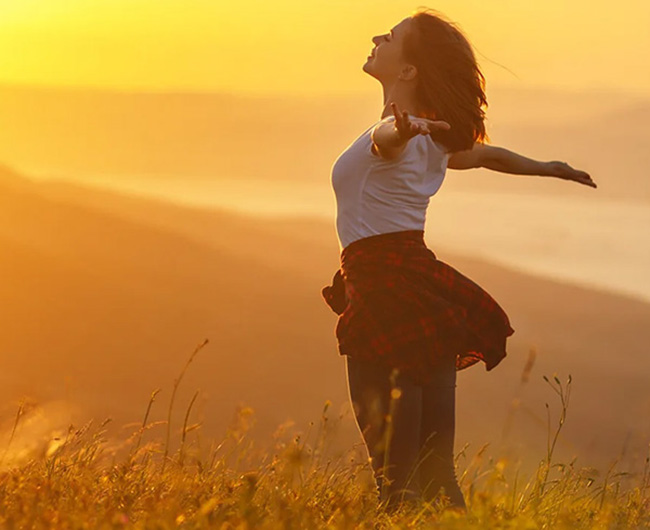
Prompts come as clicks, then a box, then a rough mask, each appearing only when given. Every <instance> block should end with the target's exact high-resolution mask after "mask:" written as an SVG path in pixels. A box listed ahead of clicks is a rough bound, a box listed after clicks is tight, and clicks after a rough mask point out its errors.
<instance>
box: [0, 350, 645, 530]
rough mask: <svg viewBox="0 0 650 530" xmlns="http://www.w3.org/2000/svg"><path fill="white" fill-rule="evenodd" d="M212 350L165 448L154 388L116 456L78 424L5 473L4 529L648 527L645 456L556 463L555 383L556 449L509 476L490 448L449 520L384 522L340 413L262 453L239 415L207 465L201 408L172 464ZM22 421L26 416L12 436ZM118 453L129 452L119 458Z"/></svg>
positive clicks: (424, 509)
mask: <svg viewBox="0 0 650 530" xmlns="http://www.w3.org/2000/svg"><path fill="white" fill-rule="evenodd" d="M206 343H207V341H204V342H203V343H202V344H201V345H200V346H199V347H198V348H197V349H196V350H195V351H194V352H193V353H192V355H191V356H190V358H189V360H188V361H187V363H186V365H185V367H184V368H183V371H182V372H181V375H180V376H179V378H177V379H176V380H175V382H174V390H173V393H172V398H171V401H170V404H169V412H168V421H167V422H166V424H167V425H166V427H167V433H166V436H165V437H164V439H160V440H152V441H148V442H147V443H145V444H142V438H143V433H144V432H145V431H146V430H148V429H149V428H150V426H151V424H150V423H148V416H149V412H150V410H151V406H152V404H153V402H154V400H155V396H156V393H157V391H156V392H154V393H153V394H152V397H151V400H150V402H149V406H148V408H147V411H146V413H145V417H144V421H143V422H142V425H141V426H139V428H138V429H137V430H136V431H135V432H134V433H133V434H132V435H131V436H130V437H128V438H127V439H125V440H123V441H122V442H121V444H120V445H119V447H115V446H110V444H109V443H108V441H107V440H106V439H105V438H104V436H103V434H104V432H105V431H103V430H102V429H103V428H104V427H105V425H106V423H107V422H104V423H103V424H102V425H99V426H98V428H96V429H92V428H91V427H92V424H93V422H92V421H91V422H89V423H88V424H86V425H85V426H84V427H82V428H81V429H74V428H73V427H72V426H71V428H70V429H69V432H68V435H67V436H66V437H65V439H60V440H51V441H50V443H49V445H48V446H47V449H46V450H45V451H44V452H43V454H42V455H40V456H38V457H34V458H30V459H28V460H27V461H24V462H22V463H21V464H20V465H13V466H11V465H7V464H6V463H5V464H4V465H3V464H2V463H1V462H0V465H2V467H0V469H2V471H0V528H8V529H11V528H147V529H149V528H154V529H155V528H160V529H166V528H219V529H253V528H261V529H264V528H283V529H284V528H308V529H312V528H314V529H315V528H477V529H491V528H513V529H514V528H517V529H520V528H521V529H527V528H531V529H533V528H549V529H564V528H570V529H574V528H621V529H624V528H625V529H627V528H650V494H649V491H648V490H649V486H650V476H649V471H650V469H649V459H648V458H646V459H645V465H644V467H643V469H642V470H639V472H638V473H636V474H631V473H614V472H613V469H610V470H608V471H607V473H606V474H604V477H603V478H599V477H600V476H601V475H602V474H600V473H598V472H597V471H596V472H594V471H595V470H593V469H591V468H584V469H578V468H576V467H574V462H569V463H566V464H563V463H557V462H553V450H554V447H555V442H556V441H557V437H558V434H559V432H560V429H561V428H562V425H563V423H564V420H565V417H566V411H567V407H568V398H569V392H570V384H571V377H570V376H569V378H568V381H567V383H566V385H565V386H563V385H562V384H561V383H560V381H559V379H558V378H557V377H553V378H552V380H549V379H548V378H546V377H544V379H545V380H546V381H547V382H548V383H549V385H551V386H552V388H553V389H554V390H555V392H556V393H557V394H558V396H559V397H560V401H561V408H562V411H561V413H560V419H559V421H558V424H557V427H556V429H555V432H554V433H553V432H552V430H551V428H550V421H549V433H548V452H547V455H546V456H545V458H544V460H542V461H541V462H540V463H539V465H538V467H537V470H536V472H535V473H534V474H533V476H531V477H529V478H527V479H526V478H525V477H524V478H522V477H519V476H518V474H515V476H514V479H512V480H510V479H507V478H506V475H507V471H509V469H510V468H511V467H513V466H514V462H511V461H509V459H508V458H505V457H502V458H497V459H496V460H494V459H492V458H490V459H489V461H487V462H486V459H485V458H484V453H485V448H486V447H487V444H486V445H485V446H484V447H482V448H481V449H480V450H479V451H478V452H477V454H476V455H475V456H474V457H473V458H472V459H471V461H470V463H469V464H468V466H467V467H466V468H465V469H464V470H462V472H461V473H459V475H458V476H459V483H460V485H461V489H462V490H463V493H464V494H465V498H466V501H467V505H468V512H467V513H458V512H455V511H453V510H448V509H447V510H445V507H446V498H445V497H443V496H439V497H438V498H437V499H435V500H434V502H432V503H424V502H422V503H417V504H410V505H403V506H400V507H399V508H398V509H397V510H392V511H390V512H389V511H387V510H386V507H385V505H384V504H383V503H379V502H378V500H377V498H376V496H375V489H374V488H375V485H374V482H373V479H372V475H371V472H370V464H369V462H367V461H364V458H358V457H357V458H355V455H354V452H355V449H356V448H351V450H350V452H348V453H345V454H343V455H339V456H338V457H336V458H333V457H329V456H328V455H327V444H328V443H329V441H331V436H332V433H334V432H335V429H333V428H332V422H331V421H330V419H329V418H328V417H327V410H328V406H329V402H326V404H325V407H324V410H323V414H322V416H321V418H320V420H319V425H318V428H317V433H316V436H315V439H314V441H313V442H309V439H308V438H309V436H307V437H305V438H304V439H302V438H303V437H302V435H301V434H298V435H295V434H291V435H290V436H289V439H286V437H285V436H284V435H285V434H286V432H285V430H286V429H285V427H286V425H282V426H280V427H278V430H277V431H276V433H275V434H274V435H273V437H272V440H270V441H269V444H268V445H267V446H266V447H264V448H262V449H256V448H255V446H254V443H253V442H252V440H251V439H250V437H249V435H248V431H249V428H250V426H251V425H252V419H253V415H254V411H252V410H251V409H250V408H248V407H241V408H239V409H238V413H237V416H236V421H234V422H233V424H232V425H231V426H230V427H229V429H228V431H227V435H226V436H225V438H224V439H223V440H221V441H219V442H218V443H214V444H213V445H212V446H211V448H210V451H209V454H208V455H207V456H202V453H201V452H200V451H197V450H196V448H193V447H191V444H188V443H186V442H187V439H186V435H187V433H188V432H191V431H192V430H197V429H199V428H200V426H199V425H190V426H188V419H189V416H190V411H191V408H192V404H193V403H194V399H192V402H191V404H190V406H189V407H188V410H187V413H186V415H185V422H184V425H183V427H182V429H180V440H179V441H180V447H179V449H178V450H177V451H176V452H174V453H171V454H170V451H169V443H170V436H171V429H170V422H169V419H170V418H171V411H172V407H173V402H174V396H175V393H176V389H177V388H178V385H179V383H180V381H181V379H182V376H183V374H184V373H185V370H186V368H187V367H188V365H189V364H190V363H191V361H192V359H193V358H194V356H195V355H196V353H197V352H198V351H199V350H200V349H201V347H202V346H204V345H205V344H206ZM195 397H196V395H195ZM547 407H548V405H547ZM20 417H21V414H20V410H19V413H18V414H17V416H16V421H15V423H14V429H13V432H15V430H16V428H17V427H18V425H19V423H20V421H19V420H20ZM339 419H340V417H339ZM312 425H313V422H312ZM13 432H12V438H13ZM310 432H311V430H310ZM12 438H11V439H12ZM11 439H10V440H9V445H8V447H7V448H6V450H5V451H4V454H3V455H2V460H5V456H6V455H7V452H8V449H9V446H10V444H11ZM119 450H121V451H122V452H123V453H124V454H123V456H121V457H120V458H119V459H116V457H115V455H116V454H117V453H118V452H119ZM464 450H465V449H463V451H464ZM623 478H624V479H625V482H626V483H628V486H627V487H622V482H623V480H622V479H623Z"/></svg>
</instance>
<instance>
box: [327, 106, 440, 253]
mask: <svg viewBox="0 0 650 530" xmlns="http://www.w3.org/2000/svg"><path fill="white" fill-rule="evenodd" d="M394 120H395V116H387V117H386V118H384V119H383V120H380V121H378V122H376V123H374V124H372V125H371V126H370V127H369V128H368V129H366V130H365V131H364V132H363V133H362V134H361V136H359V137H358V138H357V139H356V140H355V141H354V142H352V143H351V144H350V145H349V146H348V147H347V148H346V149H345V151H343V153H341V155H339V157H338V158H337V159H336V161H335V162H334V164H333V165H332V176H331V182H332V187H333V188H334V194H335V196H336V231H337V235H338V239H339V246H340V247H341V249H343V248H345V247H347V246H348V245H349V244H350V243H352V242H353V241H355V240H357V239H361V238H363V237H368V236H373V235H377V234H384V233H387V232H399V231H402V230H424V223H425V219H426V212H427V207H428V205H429V198H430V197H431V196H432V195H434V194H435V193H436V192H437V191H438V190H439V189H440V186H441V185H442V181H443V180H444V178H445V173H446V170H447V162H448V160H449V153H447V152H446V151H445V149H444V146H443V145H442V144H440V143H439V142H434V141H433V140H432V139H431V137H430V136H429V135H423V134H418V135H416V136H414V137H413V138H411V139H410V140H409V142H408V144H406V147H405V148H404V150H403V151H402V152H401V153H400V155H399V156H398V157H397V158H394V159H392V160H386V159H384V158H382V157H381V156H379V155H376V154H374V153H373V152H372V151H371V150H370V149H371V147H372V139H371V138H370V134H371V132H372V129H373V128H374V127H375V125H377V124H378V123H380V122H382V121H394Z"/></svg>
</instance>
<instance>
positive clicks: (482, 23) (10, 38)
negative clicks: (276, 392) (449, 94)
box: [0, 0, 650, 94]
mask: <svg viewBox="0 0 650 530" xmlns="http://www.w3.org/2000/svg"><path fill="white" fill-rule="evenodd" d="M418 6H427V7H432V8H434V9H437V10H439V11H441V12H442V13H444V14H445V15H446V16H447V17H449V18H451V19H452V20H453V21H455V22H456V23H457V24H458V25H459V26H460V27H461V29H462V30H463V31H464V32H465V33H466V35H467V36H468V37H469V38H470V40H471V42H472V43H473V44H474V46H475V49H476V50H477V57H478V60H479V62H480V64H481V66H482V68H483V71H484V73H485V75H486V77H487V79H488V84H489V83H494V84H496V85H515V86H522V87H531V86H553V87H567V88H572V89H576V88H587V87H595V88H606V89H607V88H614V89H622V90H625V91H629V92H636V93H639V92H640V93H648V94H650V72H649V68H648V64H650V32H649V31H648V27H650V2H648V1H647V0H619V1H618V2H610V1H604V0H490V1H489V2H488V1H486V0H439V1H437V2H435V3H426V4H420V3H416V2H406V1H402V0H373V1H368V0H274V1H270V0H246V1H224V0H92V1H89V0H0V82H10V83H37V84H55V85H75V86H77V85H84V86H101V87H111V88H120V89H151V90H171V89H190V90H226V91H234V92H247V93H251V92H256V93H269V92H299V93H303V94H315V93H334V92H364V91H368V90H375V83H376V81H375V80H373V79H371V78H370V77H369V76H368V75H367V74H365V73H364V72H363V71H362V70H361V66H362V65H363V63H364V62H365V59H366V56H367V55H368V53H369V52H370V50H371V48H372V42H371V37H372V36H373V35H375V34H377V33H383V32H385V31H387V30H388V29H390V28H391V27H392V26H394V25H395V24H397V23H398V22H399V21H400V20H401V19H402V18H404V17H405V16H408V15H409V14H410V12H411V11H412V10H414V9H415V8H417V7H418Z"/></svg>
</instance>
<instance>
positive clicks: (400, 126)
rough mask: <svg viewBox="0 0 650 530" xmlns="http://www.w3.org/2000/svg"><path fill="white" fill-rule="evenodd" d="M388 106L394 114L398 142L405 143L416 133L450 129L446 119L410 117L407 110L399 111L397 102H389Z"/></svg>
mask: <svg viewBox="0 0 650 530" xmlns="http://www.w3.org/2000/svg"><path fill="white" fill-rule="evenodd" d="M390 106H391V108H392V109H393V114H394V115H395V129H396V130H397V133H398V137H399V141H400V143H406V142H408V141H409V140H410V139H411V138H413V137H414V136H416V135H418V134H431V133H432V132H433V131H435V130H442V131H447V130H449V129H451V125H449V124H448V123H447V122H446V121H443V120H430V119H428V118H418V117H411V116H409V114H408V112H407V111H405V110H404V111H400V110H399V108H398V107H397V103H395V102H391V104H390Z"/></svg>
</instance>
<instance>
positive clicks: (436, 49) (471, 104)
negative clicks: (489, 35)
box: [403, 8, 489, 152]
mask: <svg viewBox="0 0 650 530" xmlns="http://www.w3.org/2000/svg"><path fill="white" fill-rule="evenodd" d="M411 18H412V20H413V25H412V26H411V27H412V28H414V30H413V31H411V32H409V33H408V34H407V35H406V36H405V39H404V50H403V55H404V60H405V61H407V62H409V63H411V64H413V65H414V66H415V67H416V68H417V71H418V82H417V86H416V100H417V105H418V107H419V110H418V112H417V115H418V116H419V117H422V118H429V119H435V120H445V121H446V122H447V123H449V125H451V128H450V129H449V130H448V131H435V132H432V133H431V137H432V139H433V140H435V141H438V142H440V143H442V144H443V145H444V146H445V147H446V148H447V151H449V152H456V151H463V150H466V149H471V148H472V146H473V145H474V143H475V142H481V143H484V142H485V141H486V140H487V141H489V136H488V135H487V132H486V130H485V123H484V120H485V110H484V108H483V107H485V108H487V105H488V103H487V98H486V96H485V77H484V76H483V74H482V72H481V70H480V69H479V66H478V64H477V62H476V58H475V56H474V51H473V50H472V46H471V44H470V43H469V41H468V40H467V38H466V37H465V36H464V35H463V33H462V32H461V31H460V29H458V28H457V27H456V26H455V25H454V24H453V23H452V22H450V21H448V20H445V19H444V17H443V15H442V14H440V13H438V12H437V11H435V10H433V9H429V8H419V9H417V10H416V11H415V13H414V14H413V15H411Z"/></svg>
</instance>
